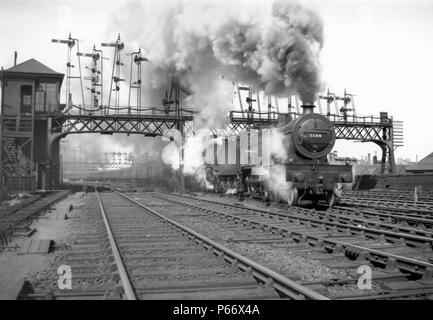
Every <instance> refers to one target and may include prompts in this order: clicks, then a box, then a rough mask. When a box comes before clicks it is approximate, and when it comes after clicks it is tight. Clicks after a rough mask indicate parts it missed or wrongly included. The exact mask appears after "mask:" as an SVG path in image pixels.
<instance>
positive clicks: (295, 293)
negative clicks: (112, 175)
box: [116, 191, 328, 300]
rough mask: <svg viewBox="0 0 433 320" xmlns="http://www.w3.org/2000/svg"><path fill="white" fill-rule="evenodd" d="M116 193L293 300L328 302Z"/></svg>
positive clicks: (317, 294)
mask: <svg viewBox="0 0 433 320" xmlns="http://www.w3.org/2000/svg"><path fill="white" fill-rule="evenodd" d="M116 193H117V194H118V195H120V196H122V197H124V198H125V199H127V200H129V201H131V202H133V203H135V204H136V205H137V206H139V207H141V208H143V209H145V210H146V211H148V212H150V213H152V214H154V215H155V216H157V217H159V218H161V219H163V220H164V221H166V222H168V223H170V224H171V225H173V226H175V227H176V228H177V229H180V230H182V232H184V233H187V234H188V235H189V236H190V237H193V238H195V241H196V242H197V243H201V244H203V245H204V246H205V247H207V248H208V249H212V251H213V252H214V253H217V254H218V255H219V256H220V255H223V257H224V259H225V260H226V261H228V262H230V263H231V264H233V265H236V266H237V268H239V269H241V270H243V271H246V272H249V273H251V275H252V276H253V277H254V278H256V279H258V280H259V281H260V282H263V283H265V284H267V285H271V286H272V287H273V288H274V289H275V290H277V291H278V292H280V293H282V294H284V295H286V296H288V297H291V298H293V299H303V298H308V299H314V300H328V298H326V297H325V296H323V295H321V294H319V293H317V292H315V291H313V290H310V289H308V288H306V287H304V286H302V285H300V284H298V283H296V282H294V281H292V280H290V279H287V278H286V277H283V276H282V275H280V274H278V273H276V272H274V271H272V270H270V269H268V268H266V267H264V266H262V265H260V264H258V263H256V262H254V261H252V260H250V259H248V258H246V257H244V256H242V255H240V254H239V253H237V252H234V251H233V250H231V249H229V248H227V247H225V246H223V245H221V244H219V243H217V242H215V241H213V240H211V239H209V238H207V237H205V236H203V235H201V234H199V233H197V232H195V231H193V230H191V229H189V228H188V227H185V226H183V225H181V224H180V223H178V222H176V221H174V220H171V219H169V218H167V217H165V216H163V215H161V214H159V213H158V212H156V211H154V210H152V209H151V208H149V207H147V206H145V205H144V204H142V203H140V202H138V201H136V200H134V199H131V198H130V197H128V196H126V195H124V194H123V193H120V192H118V191H116Z"/></svg>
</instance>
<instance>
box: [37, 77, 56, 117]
mask: <svg viewBox="0 0 433 320" xmlns="http://www.w3.org/2000/svg"><path fill="white" fill-rule="evenodd" d="M58 104H59V102H58V96H57V85H56V83H50V82H45V81H41V82H40V83H39V84H38V86H37V88H36V106H35V108H36V111H37V112H56V111H57V106H58Z"/></svg>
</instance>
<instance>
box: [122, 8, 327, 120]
mask: <svg viewBox="0 0 433 320" xmlns="http://www.w3.org/2000/svg"><path fill="white" fill-rule="evenodd" d="M116 22H117V23H115V25H114V26H115V27H116V28H120V29H123V30H124V31H123V34H124V35H125V37H126V39H125V41H126V43H128V42H134V43H137V44H139V45H140V46H142V48H143V49H144V52H145V53H146V56H147V57H148V58H149V59H150V60H151V63H152V64H153V72H152V75H151V76H150V79H149V81H150V83H151V85H152V86H153V87H155V88H158V87H165V88H167V87H168V86H169V85H170V82H171V80H172V79H173V78H175V79H176V80H177V81H178V82H179V83H180V84H181V85H182V86H183V87H184V88H186V89H188V90H189V91H191V92H192V94H191V95H190V96H189V97H188V98H187V100H186V101H184V103H185V104H186V105H187V106H190V107H194V109H195V110H197V111H199V112H200V114H199V116H198V117H197V119H198V122H199V125H202V126H212V127H217V126H221V125H222V123H223V122H224V115H225V114H226V113H227V111H228V110H230V109H231V107H232V106H231V102H232V101H231V100H232V98H233V88H232V83H231V81H236V82H241V83H245V84H247V85H249V86H251V87H252V88H253V89H254V90H256V91H258V90H263V91H264V93H265V95H277V96H289V95H292V94H294V93H297V94H298V95H299V97H300V98H301V100H302V101H303V102H305V103H312V102H313V101H314V100H315V96H316V94H317V92H318V91H319V90H320V86H321V82H320V67H319V63H318V53H319V51H320V49H321V48H322V45H323V25H322V20H321V19H320V17H319V16H318V15H317V13H316V12H315V11H313V10H311V9H309V8H307V7H305V6H304V5H301V4H299V3H297V2H294V1H292V0H277V1H275V2H273V3H259V2H252V1H226V0H222V1H203V0H192V1H186V0H184V1H182V0H181V1H179V0H175V1H156V0H155V1H147V2H145V3H144V4H143V3H142V1H136V2H133V3H129V4H128V5H127V6H125V7H124V8H123V11H121V12H120V14H119V16H118V17H117V19H116ZM125 28H127V29H126V30H125Z"/></svg>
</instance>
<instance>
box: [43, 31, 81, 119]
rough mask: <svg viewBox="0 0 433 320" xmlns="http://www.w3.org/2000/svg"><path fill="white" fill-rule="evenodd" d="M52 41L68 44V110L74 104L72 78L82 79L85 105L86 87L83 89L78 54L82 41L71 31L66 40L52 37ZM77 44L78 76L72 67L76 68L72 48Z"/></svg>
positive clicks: (66, 87)
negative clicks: (73, 36) (73, 35)
mask: <svg viewBox="0 0 433 320" xmlns="http://www.w3.org/2000/svg"><path fill="white" fill-rule="evenodd" d="M51 42H54V43H62V44H66V45H67V46H68V52H67V58H66V59H67V60H66V61H67V62H66V86H65V91H66V111H67V110H68V109H69V108H70V107H71V106H72V96H71V79H79V80H80V86H81V99H82V103H83V106H85V101H84V89H83V78H82V75H81V59H80V56H79V55H78V53H79V52H80V41H79V40H78V39H76V38H72V36H71V33H69V37H68V39H66V40H62V39H60V40H59V39H52V40H51ZM75 45H77V49H76V51H77V56H78V58H77V60H78V72H79V75H78V76H72V75H71V73H72V68H75V66H74V65H73V64H72V48H74V47H75Z"/></svg>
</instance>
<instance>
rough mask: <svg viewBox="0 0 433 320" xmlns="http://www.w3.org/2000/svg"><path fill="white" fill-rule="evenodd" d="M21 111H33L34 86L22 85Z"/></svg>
mask: <svg viewBox="0 0 433 320" xmlns="http://www.w3.org/2000/svg"><path fill="white" fill-rule="evenodd" d="M21 113H32V86H22V87H21Z"/></svg>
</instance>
